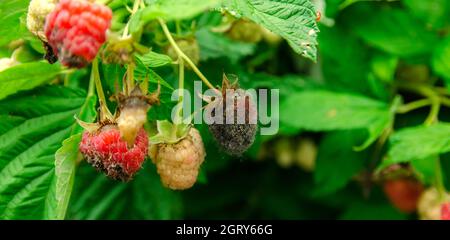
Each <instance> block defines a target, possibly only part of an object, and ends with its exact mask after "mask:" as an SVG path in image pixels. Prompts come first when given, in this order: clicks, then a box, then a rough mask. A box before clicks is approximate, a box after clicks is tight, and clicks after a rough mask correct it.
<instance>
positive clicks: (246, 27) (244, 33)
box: [227, 19, 263, 43]
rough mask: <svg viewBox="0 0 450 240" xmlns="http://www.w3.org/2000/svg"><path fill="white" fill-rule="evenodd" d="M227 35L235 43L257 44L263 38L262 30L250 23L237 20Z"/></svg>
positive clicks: (244, 20)
mask: <svg viewBox="0 0 450 240" xmlns="http://www.w3.org/2000/svg"><path fill="white" fill-rule="evenodd" d="M227 35H228V36H229V37H230V38H231V39H233V40H236V41H241V42H248V43H257V42H259V41H261V39H262V38H263V30H262V28H261V27H260V26H259V25H258V24H256V23H254V22H252V21H249V20H246V19H239V20H237V21H236V22H234V23H233V26H231V28H230V30H228V32H227Z"/></svg>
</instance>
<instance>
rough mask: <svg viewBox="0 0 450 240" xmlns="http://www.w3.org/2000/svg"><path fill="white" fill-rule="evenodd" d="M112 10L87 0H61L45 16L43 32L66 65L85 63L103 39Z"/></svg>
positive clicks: (91, 58)
mask: <svg viewBox="0 0 450 240" xmlns="http://www.w3.org/2000/svg"><path fill="white" fill-rule="evenodd" d="M111 18H112V11H111V9H109V8H108V7H106V6H104V5H100V4H97V3H92V2H90V1H87V0H61V1H60V2H59V3H58V5H56V7H55V9H54V10H53V11H52V12H51V13H50V14H49V15H48V16H47V18H46V22H45V35H46V37H47V40H48V43H49V45H50V46H51V47H52V49H53V53H54V54H55V55H56V56H58V59H59V60H60V61H61V63H62V64H63V65H65V66H68V67H77V68H81V67H84V66H85V65H86V64H87V63H89V62H91V61H92V60H93V59H94V58H95V56H96V55H97V52H98V50H99V49H100V47H101V45H102V44H103V43H104V42H105V40H106V31H107V30H108V28H109V27H110V25H111Z"/></svg>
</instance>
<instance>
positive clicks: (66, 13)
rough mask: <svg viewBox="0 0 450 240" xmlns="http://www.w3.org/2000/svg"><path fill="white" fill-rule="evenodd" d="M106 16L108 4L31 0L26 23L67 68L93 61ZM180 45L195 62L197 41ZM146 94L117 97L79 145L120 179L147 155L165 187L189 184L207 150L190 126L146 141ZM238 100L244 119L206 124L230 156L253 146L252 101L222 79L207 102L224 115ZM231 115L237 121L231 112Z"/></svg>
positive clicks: (86, 0)
mask: <svg viewBox="0 0 450 240" xmlns="http://www.w3.org/2000/svg"><path fill="white" fill-rule="evenodd" d="M111 19H112V11H111V9H110V8H109V7H107V6H105V5H102V4H98V3H95V2H94V1H93V0H31V2H30V5H29V8H28V15H27V27H28V29H29V30H30V32H31V33H33V34H34V35H36V36H37V37H38V38H39V39H41V40H42V41H43V43H44V47H45V49H46V50H47V55H46V58H47V60H49V62H51V63H52V62H54V61H56V60H59V61H60V63H61V64H62V65H64V66H67V67H70V68H83V67H85V66H87V65H88V64H89V63H90V62H91V61H93V60H94V58H95V57H96V56H97V53H98V51H99V50H100V48H101V47H102V45H103V44H104V43H105V41H106V38H107V32H108V29H109V28H110V26H111ZM179 44H180V46H181V45H183V44H184V45H186V46H190V45H194V46H196V47H197V48H194V49H192V51H191V52H192V53H191V52H188V53H189V54H190V55H192V56H191V57H192V58H193V60H194V61H198V46H197V43H196V42H194V43H191V42H184V43H181V42H179ZM227 93H229V94H230V95H231V96H227ZM227 97H232V98H233V99H232V101H231V102H232V104H229V105H227V104H226V102H227V101H226V100H225V99H226V98H227ZM146 99H147V100H148V99H149V98H148V96H146V95H142V94H141V93H140V92H139V94H135V95H127V96H125V98H124V99H121V100H120V101H119V110H118V112H117V113H118V114H117V116H116V117H115V118H114V119H108V121H103V122H102V121H100V122H99V123H95V124H93V125H95V127H94V128H89V129H88V128H86V131H85V132H84V134H83V137H82V140H81V143H80V146H79V149H80V152H81V153H82V154H83V156H84V158H85V159H86V160H87V162H88V163H90V164H91V165H92V166H94V167H95V168H96V169H97V170H98V171H101V172H103V173H105V174H106V175H107V176H109V177H110V178H112V179H115V180H121V181H129V180H131V179H132V178H133V176H134V175H135V174H136V173H137V172H138V171H139V170H140V169H141V168H142V164H143V163H144V161H145V158H146V156H147V155H149V156H150V158H151V159H152V161H153V163H155V165H156V167H157V171H158V173H159V175H160V177H161V181H162V183H163V185H164V186H166V187H168V188H171V189H176V190H182V189H187V188H190V187H192V186H193V185H194V184H195V182H196V180H197V176H198V174H199V169H200V166H201V164H202V163H203V161H204V159H205V155H206V154H205V148H204V145H203V141H202V138H201V135H200V133H199V132H198V130H196V129H195V128H190V129H188V131H187V134H186V136H185V137H184V138H182V139H180V140H179V141H177V142H172V143H159V144H149V140H148V135H147V132H146V131H145V129H144V128H143V125H144V123H145V122H146V121H147V112H148V109H149V108H150V105H151V104H150V102H149V101H147V100H146ZM158 101H159V100H158ZM241 101H244V102H245V107H246V109H245V110H246V116H245V118H246V122H245V123H244V124H211V125H210V126H209V130H210V132H211V133H212V135H213V136H214V137H215V138H216V140H217V143H218V144H219V145H220V147H221V148H222V149H223V150H224V151H226V152H227V153H229V154H231V155H241V154H242V153H243V152H245V151H246V150H247V149H248V148H249V147H250V146H251V145H252V143H253V141H254V138H255V134H256V130H257V126H256V124H255V123H253V122H250V121H249V119H253V118H254V117H255V116H256V114H257V112H256V105H255V104H254V103H253V102H252V101H251V100H250V96H248V95H247V94H246V93H245V92H244V91H243V90H242V89H238V88H237V86H234V85H231V84H230V83H229V82H228V80H227V79H226V78H225V79H224V84H223V86H222V95H221V96H219V97H217V99H215V101H214V102H211V103H210V104H209V107H210V108H211V107H215V108H219V109H222V110H223V111H221V112H223V113H220V114H223V117H224V119H226V116H228V115H231V114H232V113H234V114H236V113H237V109H236V106H237V102H241ZM215 114H219V113H215ZM218 116H219V115H218ZM234 120H237V119H236V117H235V119H234Z"/></svg>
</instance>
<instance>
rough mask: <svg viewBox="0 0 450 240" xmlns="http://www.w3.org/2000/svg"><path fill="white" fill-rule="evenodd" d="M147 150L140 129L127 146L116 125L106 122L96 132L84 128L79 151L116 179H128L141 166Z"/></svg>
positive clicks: (144, 134)
mask: <svg viewBox="0 0 450 240" xmlns="http://www.w3.org/2000/svg"><path fill="white" fill-rule="evenodd" d="M147 150H148V136H147V132H145V130H144V129H143V128H141V130H140V131H139V132H138V134H137V136H136V139H135V142H134V145H133V146H132V147H128V145H127V142H126V141H124V140H123V139H122V138H121V136H120V131H119V129H118V127H117V125H106V126H103V127H101V128H100V129H99V130H97V131H95V132H88V131H85V132H84V134H83V138H82V140H81V143H80V152H81V153H82V154H83V155H84V157H85V158H86V160H87V162H88V163H90V164H91V165H92V166H94V167H95V168H96V169H97V170H99V171H102V172H104V173H105V174H106V175H108V176H109V177H111V178H112V179H115V180H121V181H129V180H131V179H132V178H133V176H134V174H135V173H136V172H137V171H138V170H139V169H141V166H142V164H143V162H144V160H145V157H146V155H147Z"/></svg>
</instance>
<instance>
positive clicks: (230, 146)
mask: <svg viewBox="0 0 450 240" xmlns="http://www.w3.org/2000/svg"><path fill="white" fill-rule="evenodd" d="M224 82H225V84H224V85H223V87H222V95H221V96H219V97H218V98H217V99H215V100H214V102H212V103H210V104H209V105H208V106H207V108H206V109H207V110H208V111H210V112H211V120H210V121H212V119H215V120H214V122H213V123H212V124H208V129H209V131H210V132H211V134H212V135H213V137H214V138H215V140H216V141H217V143H218V144H219V145H220V146H221V148H222V149H223V150H224V151H225V152H227V153H228V154H231V155H236V156H239V155H241V154H242V153H244V152H245V151H247V149H248V148H249V147H250V146H251V145H252V144H253V142H254V140H255V136H256V131H257V124H256V119H257V108H256V104H255V103H254V101H253V100H252V98H251V95H250V94H248V93H247V92H246V91H244V90H243V89H239V88H238V89H236V88H234V87H228V86H229V85H228V83H227V82H228V80H227V79H225V80H224ZM221 109H222V111H220V110H221ZM220 112H222V117H220V114H221V113H220ZM217 117H219V118H217Z"/></svg>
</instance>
